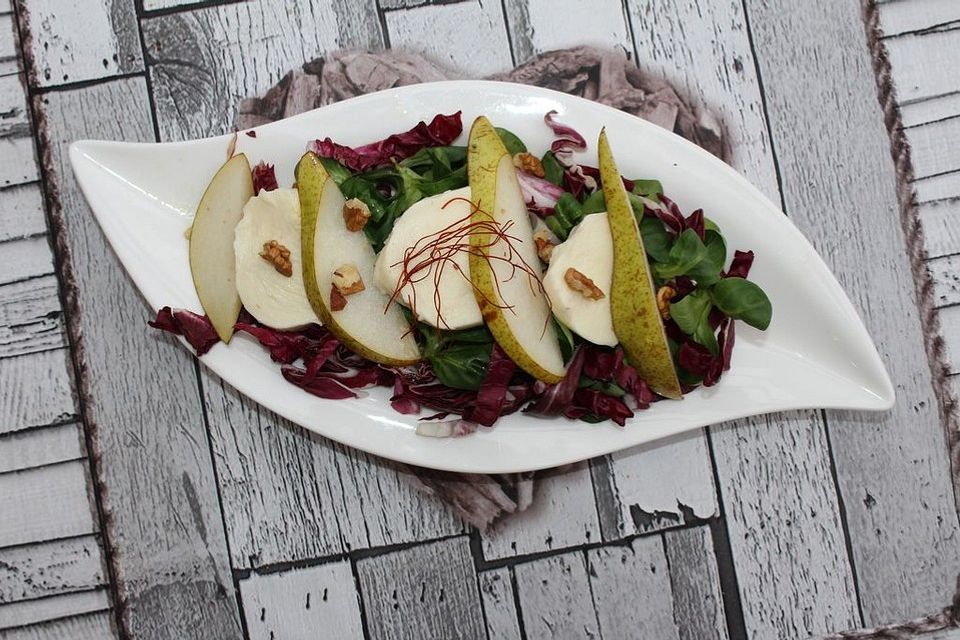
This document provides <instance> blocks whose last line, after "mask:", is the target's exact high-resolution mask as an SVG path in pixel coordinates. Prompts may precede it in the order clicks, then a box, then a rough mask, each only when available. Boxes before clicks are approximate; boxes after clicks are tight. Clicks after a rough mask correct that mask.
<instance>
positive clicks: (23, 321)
mask: <svg viewBox="0 0 960 640" xmlns="http://www.w3.org/2000/svg"><path fill="white" fill-rule="evenodd" d="M2 247H3V245H2V244H0V251H2V250H3V249H2ZM66 346H67V342H66V336H65V335H64V329H63V312H62V310H61V308H60V297H59V291H58V287H57V278H56V276H53V275H49V276H40V277H39V278H31V279H29V280H23V281H20V282H15V283H12V284H6V285H0V357H9V356H19V355H24V354H27V353H34V352H37V351H46V350H48V349H59V348H62V347H66Z"/></svg>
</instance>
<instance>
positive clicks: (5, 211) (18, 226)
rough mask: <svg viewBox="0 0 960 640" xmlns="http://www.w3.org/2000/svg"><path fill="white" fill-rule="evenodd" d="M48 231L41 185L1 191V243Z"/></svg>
mask: <svg viewBox="0 0 960 640" xmlns="http://www.w3.org/2000/svg"><path fill="white" fill-rule="evenodd" d="M46 230H47V221H46V220H45V219H44V216H43V192H42V191H40V184H39V183H36V182H30V183H27V184H22V185H17V186H14V187H7V188H6V189H0V242H3V241H7V240H19V239H22V238H29V237H31V236H36V235H40V234H42V233H45V232H46Z"/></svg>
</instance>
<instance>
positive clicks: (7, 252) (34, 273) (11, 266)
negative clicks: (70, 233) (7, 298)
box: [0, 236, 53, 285]
mask: <svg viewBox="0 0 960 640" xmlns="http://www.w3.org/2000/svg"><path fill="white" fill-rule="evenodd" d="M52 273H53V252H52V251H51V250H50V241H49V240H48V239H47V237H46V236H35V237H32V238H24V239H23V240H10V241H9V242H4V243H2V244H0V285H4V284H9V283H11V282H20V281H23V280H28V279H30V278H36V277H38V276H45V275H48V274H52Z"/></svg>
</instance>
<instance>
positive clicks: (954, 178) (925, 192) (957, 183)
mask: <svg viewBox="0 0 960 640" xmlns="http://www.w3.org/2000/svg"><path fill="white" fill-rule="evenodd" d="M913 189H914V191H916V193H917V202H920V203H924V202H936V201H940V200H948V199H952V198H960V171H952V172H950V173H945V174H943V175H941V176H933V177H932V178H924V179H923V180H917V181H916V182H914V183H913Z"/></svg>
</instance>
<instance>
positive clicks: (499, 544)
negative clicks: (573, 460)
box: [480, 462, 600, 560]
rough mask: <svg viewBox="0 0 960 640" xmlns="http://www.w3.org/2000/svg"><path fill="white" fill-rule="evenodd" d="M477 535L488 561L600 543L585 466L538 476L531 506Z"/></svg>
mask: <svg viewBox="0 0 960 640" xmlns="http://www.w3.org/2000/svg"><path fill="white" fill-rule="evenodd" d="M480 535H481V540H482V545H483V557H484V558H485V559H487V560H494V559H499V558H506V557H510V556H518V555H524V554H528V553H538V552H542V551H555V550H559V549H564V548H567V547H573V546H576V545H580V544H587V543H590V542H597V541H599V540H600V523H599V522H598V520H597V507H596V504H595V502H594V497H593V485H592V484H591V482H590V470H589V468H588V467H587V463H585V462H582V463H579V464H576V465H573V466H572V467H564V468H562V469H558V470H551V471H546V472H540V473H538V474H537V475H536V480H535V485H534V496H533V503H532V504H531V505H530V506H529V507H528V508H527V509H526V510H525V511H520V512H517V513H514V514H510V515H506V516H505V517H503V518H501V519H500V520H499V521H497V522H496V523H495V524H494V525H493V527H492V528H491V529H490V531H488V532H486V533H482V534H480Z"/></svg>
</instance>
